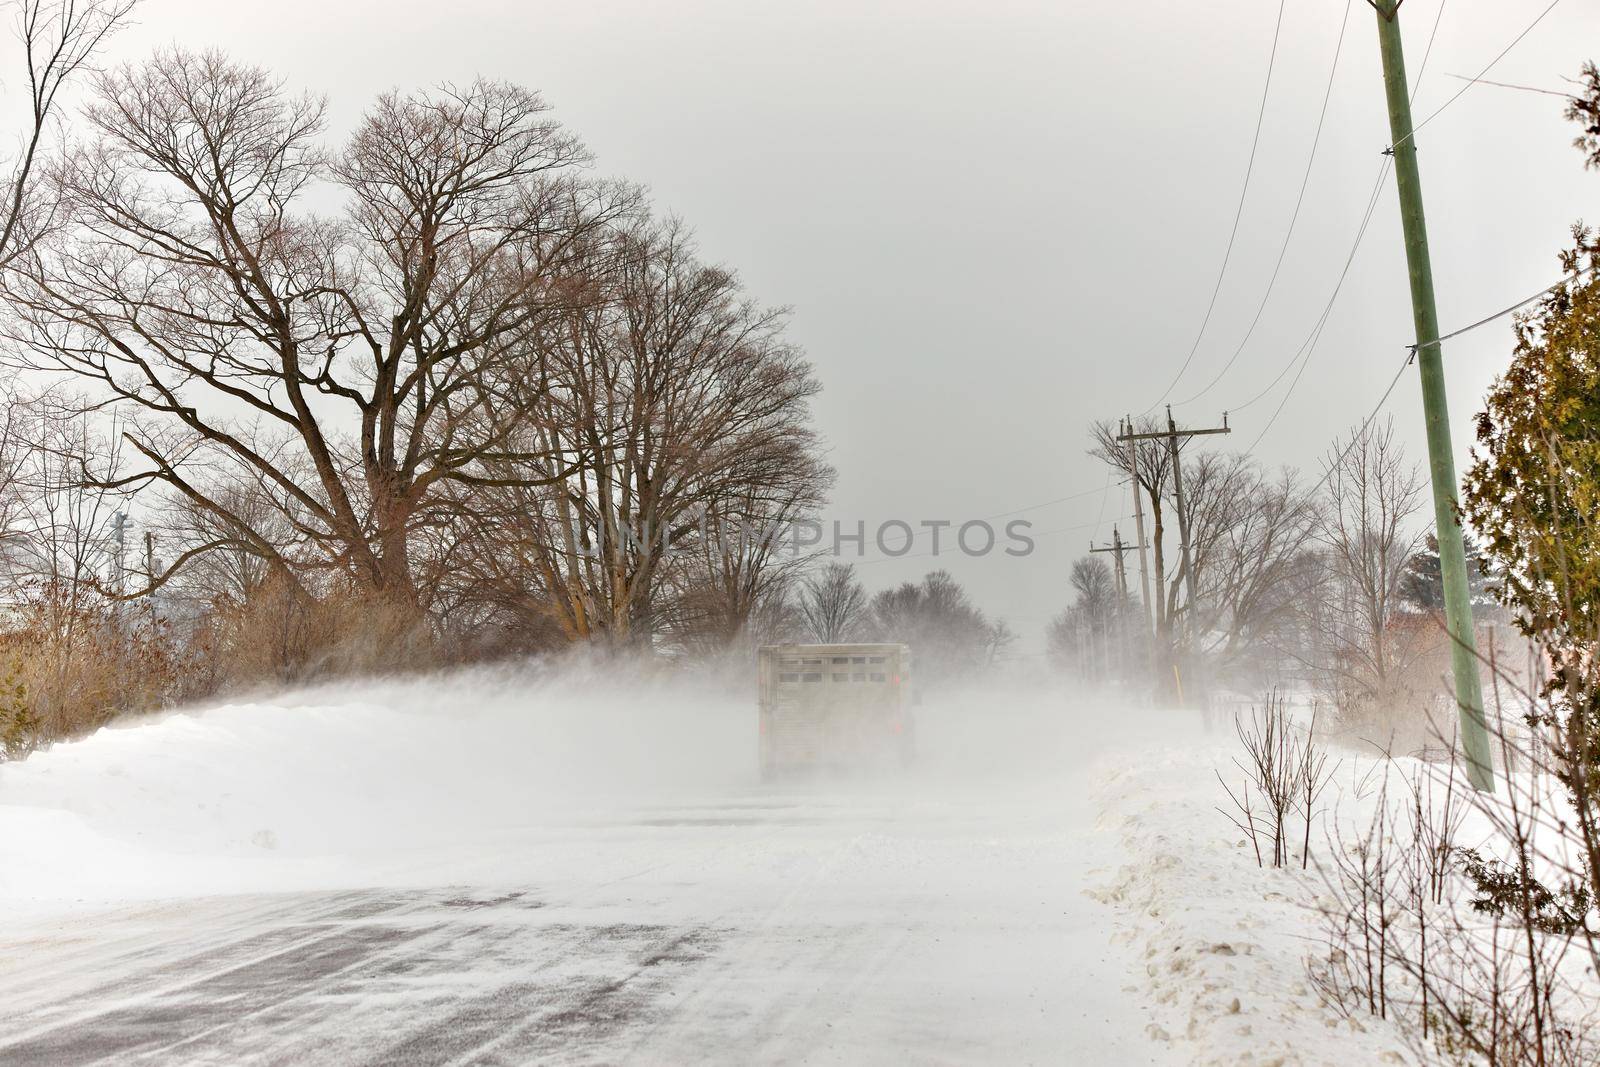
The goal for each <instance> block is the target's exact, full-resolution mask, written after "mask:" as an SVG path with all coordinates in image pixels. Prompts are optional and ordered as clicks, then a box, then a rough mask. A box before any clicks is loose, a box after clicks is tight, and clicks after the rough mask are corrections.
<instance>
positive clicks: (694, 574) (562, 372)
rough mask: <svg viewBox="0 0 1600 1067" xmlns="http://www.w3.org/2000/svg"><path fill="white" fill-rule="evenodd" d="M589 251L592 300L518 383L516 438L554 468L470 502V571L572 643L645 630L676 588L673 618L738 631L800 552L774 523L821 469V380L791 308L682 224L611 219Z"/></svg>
mask: <svg viewBox="0 0 1600 1067" xmlns="http://www.w3.org/2000/svg"><path fill="white" fill-rule="evenodd" d="M591 253H592V255H594V256H596V257H599V259H600V260H601V265H599V266H597V267H596V268H595V269H594V270H592V271H591V272H590V273H591V276H592V277H593V278H595V279H596V282H595V292H594V293H593V296H594V298H593V299H592V300H590V301H588V302H586V303H584V304H583V305H582V306H578V307H575V308H573V309H572V311H571V312H570V313H569V314H568V315H567V316H566V318H565V319H564V320H562V321H561V322H560V323H558V324H556V325H553V326H551V327H549V328H547V329H545V330H543V331H541V333H540V334H539V336H538V338H537V341H536V343H535V344H533V345H532V346H531V347H530V348H529V349H528V350H527V353H526V356H527V364H526V370H525V372H524V373H522V374H520V375H518V376H517V380H516V383H515V385H516V387H517V388H518V389H520V392H518V393H517V396H518V397H519V400H518V403H517V406H518V408H519V409H520V410H522V411H524V412H525V413H526V415H525V418H524V420H523V423H522V432H523V433H524V434H526V436H527V442H526V445H525V447H526V449H527V450H529V451H531V452H537V453H544V454H548V455H552V456H560V457H563V462H564V469H562V470H561V471H559V472H554V471H553V472H552V477H553V480H552V481H551V482H550V484H548V485H547V486H544V487H540V488H526V487H513V488H512V489H511V490H509V491H507V492H502V493H499V494H495V499H496V503H495V505H494V506H493V507H492V508H491V509H489V510H488V511H482V510H480V511H479V512H478V514H479V515H480V516H483V515H488V516H490V518H489V520H488V521H489V523H490V524H491V525H492V527H493V528H492V530H490V531H489V532H488V533H487V535H474V536H473V538H472V540H473V541H474V542H475V543H476V547H474V546H473V545H467V546H465V550H466V551H467V552H468V553H469V554H470V555H472V556H473V564H472V568H471V573H473V574H474V575H475V576H477V577H480V578H482V579H483V581H484V582H485V587H486V588H487V589H490V590H494V591H495V592H494V595H495V596H497V597H499V598H501V599H503V600H506V601H508V602H519V603H520V605H521V606H522V607H523V608H524V609H525V610H538V611H542V612H545V613H546V614H547V615H548V616H549V617H550V618H551V619H552V621H554V622H555V624H556V625H557V626H559V628H560V629H561V631H562V632H563V633H565V634H566V635H567V637H568V638H569V639H573V640H586V639H590V638H602V639H605V640H610V641H616V642H624V641H629V640H635V639H637V640H648V639H649V638H650V637H651V636H652V635H654V634H655V633H657V632H658V630H659V626H658V620H657V619H656V618H655V615H656V613H657V612H658V610H664V609H667V608H668V607H669V605H668V604H665V603H663V598H664V597H668V596H670V597H673V598H674V599H675V601H676V602H675V603H674V604H672V605H670V606H671V608H672V609H673V610H672V611H671V614H672V615H673V621H674V622H675V623H678V624H682V625H689V624H690V622H691V620H694V619H698V620H699V621H698V622H696V623H694V624H695V625H702V624H704V623H706V622H707V621H708V620H712V619H714V620H717V621H716V623H715V626H716V627H717V628H720V629H721V630H722V631H723V636H724V637H726V638H730V639H731V636H732V634H733V633H735V632H736V631H737V630H738V629H739V628H740V627H741V626H742V625H743V623H744V621H745V620H747V619H748V618H749V616H750V613H751V611H752V610H753V609H754V607H755V606H756V605H757V604H758V603H759V602H761V600H762V599H763V597H764V596H765V595H766V591H767V588H768V586H769V584H770V583H771V581H772V580H773V579H774V578H776V576H777V575H778V574H779V572H780V571H781V570H783V569H785V568H786V567H787V566H788V564H789V563H790V562H792V560H786V559H785V558H784V557H783V554H782V552H783V548H782V544H781V540H780V539H778V538H776V537H775V534H776V533H777V532H778V531H779V530H781V528H782V527H783V526H784V525H785V524H787V523H790V522H793V521H794V520H795V519H797V518H799V517H801V516H803V515H805V514H807V513H809V512H811V511H813V510H814V509H815V508H816V507H817V506H819V504H820V503H821V499H822V494H823V493H824V491H825V490H826V488H827V485H828V483H829V480H830V479H831V471H830V470H829V469H828V468H827V466H826V465H825V464H824V463H822V462H821V460H820V459H819V458H818V449H817V444H816V440H815V436H814V434H813V432H812V431H811V429H810V427H809V410H808V405H807V401H808V400H809V398H810V397H811V396H812V395H813V394H814V393H815V392H816V390H817V388H818V386H817V382H816V380H815V379H814V378H813V377H812V375H811V368H810V365H809V364H808V363H806V361H805V360H804V359H803V358H802V357H801V355H800V353H799V352H798V350H796V349H795V348H794V346H792V345H791V344H789V343H788V342H787V340H785V338H784V336H783V325H784V315H783V313H782V312H780V311H776V310H772V309H767V308H763V307H761V306H760V305H757V304H755V303H754V302H752V301H751V300H750V299H749V298H748V297H747V296H746V295H745V294H744V291H743V289H742V286H741V285H740V283H739V281H738V279H737V278H736V277H735V276H734V275H733V274H732V273H730V272H729V271H727V270H725V269H722V268H719V267H713V266H708V265H706V264H704V263H702V262H700V261H699V260H698V259H697V258H696V257H695V255H694V250H693V245H692V242H691V241H690V239H689V236H688V234H687V233H686V232H685V231H684V230H683V228H682V227H681V226H680V225H678V224H676V223H664V224H662V223H651V222H645V221H640V222H638V223H636V224H634V225H631V226H627V227H615V228H613V230H612V231H611V233H610V234H609V236H608V239H607V241H605V242H603V243H602V247H598V248H595V249H592V250H591ZM480 525H481V523H480ZM496 545H499V546H500V547H499V548H496V547H495V546H496ZM685 583H688V585H691V586H693V589H692V590H690V589H688V588H686V585H685ZM691 593H692V596H691ZM688 599H693V601H694V603H692V604H691V603H687V602H686V601H687V600H688Z"/></svg>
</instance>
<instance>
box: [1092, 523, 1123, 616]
mask: <svg viewBox="0 0 1600 1067" xmlns="http://www.w3.org/2000/svg"><path fill="white" fill-rule="evenodd" d="M1089 551H1090V552H1115V553H1116V559H1115V560H1114V561H1113V562H1114V563H1115V565H1116V571H1117V597H1118V601H1117V602H1118V603H1119V604H1121V603H1125V602H1126V601H1127V599H1128V570H1127V568H1126V567H1125V566H1123V563H1122V557H1123V554H1124V553H1127V552H1132V551H1133V546H1132V545H1130V544H1128V543H1127V542H1126V541H1124V540H1123V539H1122V533H1121V531H1119V530H1118V529H1117V527H1116V526H1115V525H1113V526H1112V527H1111V543H1110V544H1109V545H1102V546H1100V547H1099V548H1096V547H1095V546H1094V545H1093V544H1091V545H1090V546H1089Z"/></svg>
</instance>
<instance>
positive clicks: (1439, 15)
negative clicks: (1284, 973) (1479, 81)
mask: <svg viewBox="0 0 1600 1067" xmlns="http://www.w3.org/2000/svg"><path fill="white" fill-rule="evenodd" d="M1447 2H1448V0H1439V7H1438V10H1437V11H1435V12H1434V16H1433V27H1432V29H1431V30H1429V32H1428V44H1427V46H1426V47H1425V48H1424V49H1423V52H1422V62H1421V63H1420V64H1418V66H1417V74H1416V79H1415V80H1414V81H1413V82H1412V85H1411V93H1410V98H1409V99H1410V100H1411V101H1413V102H1414V101H1415V100H1416V98H1417V93H1418V92H1420V91H1421V89H1422V78H1423V75H1425V74H1426V73H1427V71H1428V60H1429V59H1431V58H1432V56H1433V45H1434V42H1435V41H1436V40H1438V37H1439V24H1440V22H1441V21H1443V19H1444V9H1445V4H1446V3H1447ZM1393 159H1394V156H1393V154H1392V153H1389V152H1385V153H1384V156H1383V160H1382V162H1380V163H1379V165H1378V178H1377V181H1375V182H1374V183H1373V186H1372V193H1371V195H1370V196H1368V198H1367V208H1366V211H1365V213H1364V214H1363V215H1362V218H1361V225H1360V227H1358V228H1357V230H1356V237H1355V240H1354V241H1353V242H1352V243H1351V246H1350V254H1349V255H1348V256H1346V257H1345V261H1344V267H1343V269H1341V270H1340V272H1339V278H1338V281H1336V282H1335V283H1334V287H1333V292H1332V294H1331V295H1329V297H1328V302H1327V304H1326V305H1324V307H1323V309H1322V314H1321V315H1320V316H1319V317H1318V319H1317V322H1316V325H1315V326H1313V327H1312V329H1311V333H1310V334H1308V335H1307V336H1306V340H1305V341H1304V342H1302V343H1301V346H1300V348H1299V350H1297V351H1296V352H1295V354H1294V355H1293V356H1291V357H1290V358H1289V360H1288V361H1287V362H1286V363H1285V364H1284V368H1283V370H1280V371H1279V372H1278V374H1277V376H1276V377H1275V378H1273V380H1272V381H1271V382H1270V383H1269V384H1268V385H1267V387H1266V388H1265V389H1263V390H1261V391H1260V392H1259V393H1257V394H1256V395H1255V396H1253V397H1251V398H1250V399H1249V400H1247V401H1245V402H1244V403H1243V404H1239V405H1236V406H1234V407H1231V408H1229V409H1228V410H1229V411H1230V412H1237V411H1243V410H1244V409H1245V408H1248V407H1250V406H1251V405H1253V404H1255V403H1257V402H1258V401H1260V400H1261V399H1262V398H1264V397H1265V396H1266V395H1267V394H1269V393H1270V392H1272V390H1273V389H1275V388H1277V385H1278V383H1279V382H1280V381H1282V380H1283V378H1284V375H1286V374H1287V373H1288V371H1289V368H1290V367H1294V366H1295V363H1296V360H1298V361H1299V366H1298V369H1296V371H1295V375H1294V379H1293V380H1292V381H1290V383H1289V388H1288V389H1286V390H1284V394H1283V398H1282V399H1281V400H1279V401H1278V406H1277V408H1276V409H1274V410H1273V412H1272V415H1271V417H1270V418H1268V419H1267V422H1266V425H1264V426H1263V427H1262V428H1261V432H1260V433H1258V434H1257V435H1256V437H1255V440H1254V441H1252V442H1250V447H1249V448H1247V449H1245V452H1246V453H1247V454H1248V453H1251V452H1254V451H1255V449H1256V446H1257V445H1259V444H1260V443H1261V441H1262V439H1263V438H1265V437H1266V436H1267V431H1269V430H1271V429H1272V427H1273V424H1274V423H1276V422H1277V421H1278V416H1279V415H1281V414H1282V413H1283V409H1284V407H1285V406H1286V405H1287V404H1288V402H1289V398H1290V397H1291V396H1293V395H1294V391H1295V389H1296V387H1298V386H1299V384H1300V379H1301V378H1302V377H1303V376H1304V375H1305V370H1306V367H1307V366H1308V365H1309V364H1310V362H1311V357H1312V356H1313V355H1314V354H1315V353H1316V349H1317V345H1318V343H1320V341H1321V340H1322V333H1323V330H1324V329H1325V328H1326V327H1327V324H1328V318H1329V317H1330V316H1331V315H1332V314H1333V307H1334V303H1335V302H1336V301H1337V300H1338V299H1339V293H1340V292H1341V291H1342V290H1343V289H1344V283H1345V280H1346V279H1347V278H1348V277H1349V276H1350V267H1351V265H1352V264H1353V263H1354V262H1355V258H1356V253H1357V252H1358V251H1360V249H1361V242H1362V240H1363V239H1364V238H1365V237H1366V234H1367V229H1368V227H1369V226H1370V225H1371V223H1372V216H1373V212H1374V211H1376V210H1377V206H1378V200H1379V198H1380V197H1381V196H1382V193H1383V183H1384V181H1385V180H1386V179H1387V178H1388V176H1389V167H1390V164H1391V163H1392V161H1393ZM1302 353H1303V355H1302ZM1391 391H1392V387H1391Z"/></svg>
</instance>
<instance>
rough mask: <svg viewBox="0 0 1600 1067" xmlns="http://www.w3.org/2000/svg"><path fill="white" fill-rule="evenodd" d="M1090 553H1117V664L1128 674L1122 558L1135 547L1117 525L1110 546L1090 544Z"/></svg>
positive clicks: (1125, 574)
mask: <svg viewBox="0 0 1600 1067" xmlns="http://www.w3.org/2000/svg"><path fill="white" fill-rule="evenodd" d="M1134 492H1138V487H1137V486H1136V487H1135V488H1134ZM1089 551H1090V553H1091V554H1092V553H1095V552H1112V553H1115V555H1114V556H1113V557H1112V559H1113V560H1114V562H1115V563H1116V574H1117V606H1116V610H1115V612H1114V613H1113V615H1112V618H1113V619H1115V620H1116V630H1117V662H1118V664H1119V666H1121V668H1122V670H1123V671H1124V672H1126V671H1127V669H1128V660H1129V656H1128V612H1127V608H1128V568H1127V566H1126V565H1125V564H1124V562H1123V559H1122V557H1123V556H1125V555H1126V554H1127V553H1129V552H1132V551H1133V546H1132V545H1130V544H1128V543H1127V542H1126V541H1124V540H1123V539H1122V531H1121V530H1119V529H1118V528H1117V527H1116V525H1115V524H1113V525H1112V527H1111V543H1110V544H1109V545H1102V546H1100V547H1099V548H1096V547H1095V546H1094V543H1093V542H1090V544H1089Z"/></svg>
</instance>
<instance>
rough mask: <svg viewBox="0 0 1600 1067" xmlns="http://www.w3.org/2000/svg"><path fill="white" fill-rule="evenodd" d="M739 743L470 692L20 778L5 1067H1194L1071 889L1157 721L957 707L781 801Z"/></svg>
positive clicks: (423, 696) (182, 738)
mask: <svg viewBox="0 0 1600 1067" xmlns="http://www.w3.org/2000/svg"><path fill="white" fill-rule="evenodd" d="M754 720H755V716H754V714H753V708H752V706H751V702H750V701H749V700H746V699H737V698H734V699H730V698H728V697H727V696H725V695H721V694H717V693H714V692H712V691H709V690H696V689H694V688H692V687H688V686H686V685H684V684H681V683H671V684H669V683H666V682H662V681H659V680H658V681H654V682H651V683H650V684H648V685H644V686H641V685H638V684H637V683H629V682H622V681H617V680H614V679H609V678H607V677H605V676H604V675H602V674H598V673H597V674H592V675H588V676H578V677H566V678H562V679H558V680H548V679H547V680H542V681H540V680H535V681H530V680H529V679H527V678H526V677H520V676H516V675H509V676H496V675H464V676H452V677H450V678H446V679H440V680H438V681H436V682H434V683H430V684H426V685H413V686H408V687H368V688H364V689H361V690H358V691H350V692H343V693H341V692H322V693H311V694H302V695H298V696H292V697H279V698H274V699H273V700H271V701H261V702H257V703H250V704H239V705H235V706H231V707H225V708H217V709H212V710H210V711H208V712H205V713H203V714H182V715H171V716H167V717H165V718H162V719H159V720H155V721H151V722H146V723H142V724H137V725H131V726H127V727H122V728H118V729H112V730H105V731H101V732H100V733H99V734H97V735H95V736H94V737H92V738H89V739H87V740H85V741H82V742H79V743H77V744H71V745H61V746H58V747H56V748H55V749H53V750H51V751H49V752H45V753H41V754H39V755H38V756H36V757H35V758H33V759H30V760H28V761H26V762H24V763H22V764H17V765H5V766H0V915H4V918H3V919H0V1002H3V1003H5V1004H6V1005H7V1012H6V1019H5V1022H4V1024H3V1027H4V1028H3V1029H0V1061H4V1062H7V1063H45V1064H55V1063H118V1064H122V1063H139V1062H150V1063H168V1062H184V1063H229V1064H232V1063H242V1062H278V1063H294V1062H306V1061H308V1060H317V1061H321V1062H338V1063H524V1062H534V1061H537V1062H558V1063H618V1062H622V1063H628V1062H634V1063H649V1064H656V1063H681V1062H707V1061H709V1062H721V1063H738V1064H745V1063H752V1062H762V1063H768V1062H771V1063H812V1062H819V1063H875V1062H883V1061H885V1060H893V1061H904V1062H918V1063H1060V1062H1068V1063H1126V1064H1145V1063H1149V1064H1168V1063H1178V1062H1181V1060H1180V1059H1179V1058H1177V1057H1176V1056H1175V1055H1174V1053H1173V1050H1172V1049H1171V1047H1170V1046H1168V1045H1166V1044H1163V1043H1160V1042H1156V1041H1153V1040H1151V1039H1150V1037H1149V1036H1148V1034H1147V1028H1148V1026H1149V1024H1150V1022H1151V1018H1152V1017H1151V1015H1150V1007H1149V1006H1148V1005H1146V1004H1145V1003H1144V1002H1143V1001H1142V1000H1141V999H1140V998H1139V997H1138V996H1130V995H1129V993H1127V992H1126V990H1129V989H1130V988H1133V987H1134V984H1135V983H1134V978H1135V964H1136V961H1135V960H1134V958H1133V956H1132V954H1131V953H1130V952H1129V951H1127V949H1126V948H1124V947H1121V946H1118V945H1115V944H1113V943H1112V941H1111V938H1110V936H1109V934H1110V931H1111V924H1110V923H1109V922H1108V918H1109V913H1108V912H1107V910H1106V909H1105V908H1104V907H1103V906H1102V905H1101V904H1099V903H1097V902H1096V901H1095V900H1093V899H1092V898H1091V897H1090V896H1089V895H1088V892H1087V890H1088V889H1089V888H1090V887H1091V885H1093V884H1094V883H1095V881H1096V880H1097V879H1099V878H1102V877H1104V876H1105V873H1106V872H1107V871H1109V870H1110V869H1112V867H1113V866H1114V865H1115V862H1116V861H1117V859H1118V853H1117V851H1116V849H1117V842H1116V838H1115V836H1114V835H1112V834H1110V833H1106V832H1102V831H1098V830H1096V829H1095V828H1094V825H1093V813H1092V811H1091V809H1090V806H1089V803H1088V798H1087V790H1086V787H1085V783H1086V782H1087V780H1088V776H1089V771H1088V767H1089V765H1090V763H1091V761H1092V760H1093V759H1094V758H1095V757H1096V756H1097V755H1099V754H1102V753H1104V752H1105V751H1107V750H1108V747H1109V746H1112V745H1115V744H1121V743H1124V741H1125V740H1126V738H1127V737H1129V736H1132V735H1133V734H1135V733H1137V731H1132V730H1129V729H1127V724H1126V723H1125V722H1124V723H1116V720H1113V719H1109V718H1107V717H1102V716H1097V715H1091V714H1089V713H1088V709H1084V708H1076V709H1074V708H1073V707H1071V706H1069V705H1068V704H1067V703H1066V702H1065V701H1064V700H1062V699H1061V698H1060V697H1059V696H1052V697H1046V698H1041V697H1039V696H1038V695H1032V696H1029V697H1026V698H1024V697H1018V696H1015V695H1001V694H972V695H968V696H965V697H956V698H952V699H950V700H948V701H946V702H944V703H942V704H932V703H930V705H929V706H928V707H926V708H925V709H924V714H923V715H922V716H921V722H920V725H919V742H920V743H921V744H922V746H923V749H924V751H923V753H922V756H923V758H922V760H921V762H920V765H919V767H918V768H917V770H916V771H915V772H914V773H913V774H911V775H909V776H905V777H896V778H893V779H889V780H879V781H871V780H854V781H852V780H845V781H827V782H818V783H810V784H793V785H782V786H776V787H769V786H764V785H762V784H761V783H760V782H758V781H757V780H756V775H755V768H754V751H755V740H756V738H755V730H754ZM1113 724H1114V725H1115V728H1114V729H1113V728H1112V726H1113Z"/></svg>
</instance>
